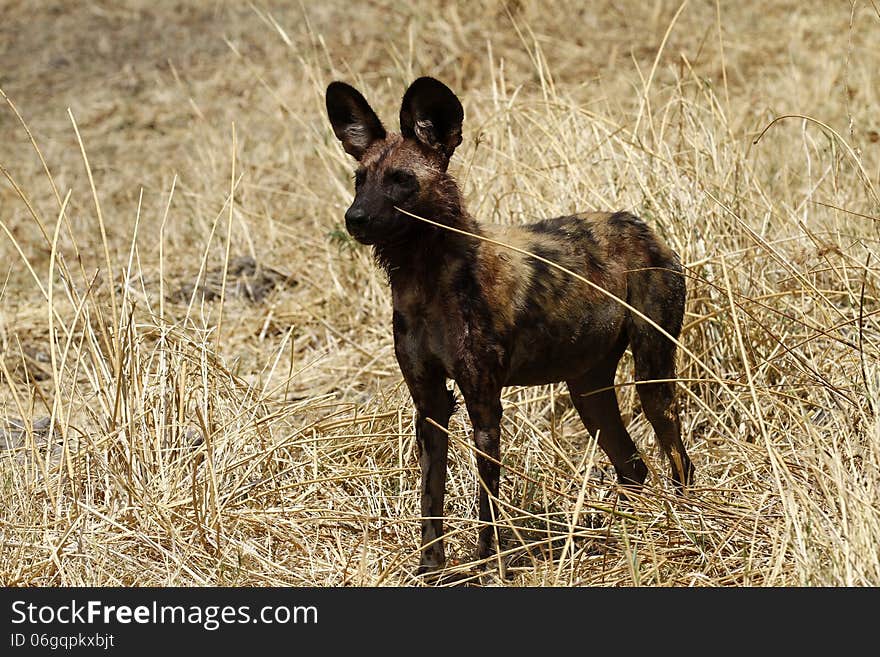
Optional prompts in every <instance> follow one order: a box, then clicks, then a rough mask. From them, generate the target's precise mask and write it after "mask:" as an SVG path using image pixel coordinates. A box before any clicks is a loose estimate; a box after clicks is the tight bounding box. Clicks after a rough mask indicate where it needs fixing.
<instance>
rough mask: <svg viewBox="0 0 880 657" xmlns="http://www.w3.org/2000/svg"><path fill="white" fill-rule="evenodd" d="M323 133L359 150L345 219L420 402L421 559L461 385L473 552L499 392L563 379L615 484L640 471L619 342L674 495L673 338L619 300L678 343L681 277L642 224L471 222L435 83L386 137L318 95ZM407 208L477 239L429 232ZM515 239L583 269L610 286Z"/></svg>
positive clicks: (451, 102)
mask: <svg viewBox="0 0 880 657" xmlns="http://www.w3.org/2000/svg"><path fill="white" fill-rule="evenodd" d="M327 109H328V114H329V116H330V120H331V123H332V125H333V128H334V132H335V133H336V135H337V137H339V139H340V140H341V141H342V143H343V146H344V148H345V150H346V151H347V152H349V153H350V154H352V155H353V156H354V157H355V158H356V159H358V160H359V162H360V166H359V168H358V172H357V175H356V195H355V199H354V202H353V203H352V205H351V207H350V208H349V209H348V211H347V212H346V227H347V228H348V230H349V232H350V233H351V234H352V235H353V236H354V237H355V238H356V239H358V240H359V241H361V242H363V243H365V244H372V245H373V249H374V253H375V255H376V259H377V261H378V262H379V264H380V265H381V266H382V267H383V268H384V269H385V271H386V272H387V273H388V276H389V279H390V282H391V294H392V300H393V306H394V314H393V329H394V346H395V353H396V355H397V360H398V363H399V364H400V369H401V372H402V373H403V377H404V380H405V381H406V384H407V386H408V388H409V390H410V393H411V394H412V398H413V402H414V404H415V407H416V413H417V417H416V435H417V443H418V446H419V450H420V456H419V460H420V464H421V468H422V507H421V510H422V517H423V521H422V558H421V564H420V569H421V570H422V571H425V570H433V569H437V568H440V567H442V566H443V564H444V563H445V556H444V550H443V523H442V516H443V497H444V488H445V482H446V456H447V449H448V438H447V435H446V434H445V433H444V432H443V431H442V430H440V429H438V428H437V426H435V424H433V423H432V422H429V421H428V420H429V418H430V420H432V421H433V422H435V423H436V424H437V425H440V426H441V427H446V426H447V424H448V421H449V417H450V415H451V414H452V412H453V410H454V407H455V402H454V398H453V395H452V392H451V391H449V390H447V388H446V385H447V380H448V379H453V380H454V381H455V382H456V383H457V384H458V386H459V388H460V390H461V393H462V396H463V397H464V402H465V405H466V407H467V412H468V415H469V416H470V419H471V422H472V424H473V427H474V440H475V442H476V446H477V449H478V450H479V451H478V457H477V466H478V470H479V476H480V481H481V487H480V491H479V516H480V520H481V521H483V522H484V525H483V528H482V529H481V530H480V538H479V555H480V557H481V558H487V557H489V556H490V555H491V553H492V545H493V535H494V530H493V526H492V525H493V520H494V518H495V517H496V515H497V506H496V504H495V499H497V495H498V483H499V476H500V468H499V464H500V456H501V455H500V422H501V414H502V409H501V389H502V388H503V387H504V386H508V385H538V384H546V383H553V382H557V381H566V382H567V384H568V387H569V391H570V392H571V396H572V401H573V403H574V406H575V408H576V409H577V411H578V413H579V414H580V416H581V419H582V420H583V422H584V424H585V426H586V427H587V429H588V430H589V431H590V433H591V434H593V435H594V436H596V437H597V438H598V442H599V445H600V446H601V447H602V449H603V450H604V451H605V452H606V453H607V454H608V456H609V458H610V459H611V462H612V464H613V465H614V468H615V470H616V471H617V475H618V478H619V480H620V482H621V484H623V485H625V486H631V487H638V486H641V484H642V483H643V482H644V480H645V477H646V476H647V467H646V466H645V464H644V462H643V461H642V459H641V457H640V456H639V453H638V450H637V449H636V447H635V445H634V444H633V442H632V440H631V438H630V436H629V434H628V433H627V431H626V428H625V427H624V425H623V422H622V420H621V418H620V412H619V409H618V406H617V398H616V395H615V392H614V389H613V384H614V374H615V371H616V368H617V363H618V361H619V360H620V357H621V355H622V354H623V351H624V350H625V349H626V346H627V345H630V346H631V348H632V351H633V356H634V360H635V370H636V372H635V373H636V380H637V381H654V382H653V383H642V384H640V385H639V386H638V388H637V389H638V392H639V395H640V397H641V399H642V405H643V408H644V410H645V413H646V415H647V417H648V420H649V421H650V422H651V424H652V425H653V427H654V430H655V432H656V434H657V438H658V440H659V442H660V444H661V446H662V447H663V449H664V451H665V452H666V454H667V455H668V456H669V457H670V461H671V463H672V479H673V481H674V482H675V483H676V485H677V486H678V487H679V488H680V489H681V488H682V487H683V486H684V485H686V484H687V483H689V482H690V481H691V480H692V478H693V466H692V464H691V462H690V459H689V458H688V456H687V453H686V451H685V449H684V445H683V444H682V442H681V428H680V423H679V418H678V409H677V405H676V401H675V395H674V391H675V388H674V383H672V382H670V381H669V380H670V379H674V378H675V362H674V361H675V344H674V343H673V342H672V341H670V340H669V339H668V338H667V337H666V336H664V335H663V334H662V333H660V332H658V331H657V330H656V329H655V328H654V327H653V326H652V325H651V324H650V323H649V322H647V321H645V320H644V319H643V318H641V317H640V316H639V315H638V314H636V313H633V312H632V311H631V310H629V308H628V307H627V305H624V304H621V303H620V302H619V301H618V300H617V299H621V300H623V301H625V302H626V304H628V305H630V306H632V307H634V308H636V309H638V310H639V311H640V312H641V313H643V314H644V315H645V316H647V317H649V318H651V320H653V321H654V322H656V323H657V324H658V325H659V326H661V327H662V328H663V329H664V330H665V331H666V332H667V333H669V334H670V335H672V336H674V337H677V336H678V334H679V332H680V330H681V321H682V315H683V312H684V299H685V287H684V278H683V276H682V273H681V265H680V263H679V260H678V256H677V255H676V254H675V253H674V252H673V251H672V250H670V249H669V247H667V246H666V245H665V244H664V243H663V242H662V241H661V240H660V239H659V238H658V237H657V235H656V234H655V233H654V232H653V231H652V230H651V229H650V228H649V227H648V226H647V225H646V224H645V223H644V222H643V221H641V220H640V219H638V218H637V217H635V216H633V215H631V214H629V213H626V212H616V213H604V212H593V213H583V214H577V215H573V216H566V217H556V218H553V219H546V220H544V221H539V222H537V223H534V224H530V225H525V226H489V225H482V224H478V223H477V222H476V221H475V220H474V219H473V218H472V217H471V216H470V215H469V214H468V213H467V211H466V210H465V209H464V206H463V204H462V200H461V195H460V193H459V191H458V187H457V186H456V184H455V181H454V179H453V178H452V177H451V176H450V175H449V174H448V173H447V171H446V169H447V166H448V164H449V158H450V157H451V156H452V153H453V151H454V150H455V147H456V146H457V145H458V144H459V143H460V142H461V122H462V119H463V111H462V108H461V104H460V103H459V101H458V99H457V98H456V97H455V95H454V94H453V93H452V92H451V91H450V90H449V89H448V88H447V87H446V86H445V85H443V84H442V83H440V82H438V81H436V80H433V79H432V78H420V79H418V80H416V81H415V82H414V83H413V84H412V85H411V86H410V88H409V89H408V90H407V92H406V94H405V95H404V99H403V102H402V106H401V134H388V133H386V132H385V129H384V127H382V124H381V122H380V121H379V119H378V118H377V117H376V115H375V113H374V112H373V110H372V109H371V108H370V106H369V104H367V102H366V100H364V98H363V96H361V95H360V93H358V92H357V91H356V90H354V89H353V88H352V87H349V86H348V85H346V84H344V83H340V82H334V83H332V84H331V85H330V86H329V87H328V89H327ZM410 214H411V215H416V216H418V217H425V218H427V219H430V220H431V221H434V222H437V223H440V224H442V225H444V226H448V227H450V228H454V229H458V230H463V231H467V232H468V233H472V234H474V235H477V236H481V237H485V238H488V240H491V241H487V240H481V239H477V238H474V237H470V236H467V235H461V234H459V233H456V232H453V231H449V230H445V229H443V228H440V227H435V226H432V225H430V224H427V223H425V222H422V221H419V220H418V219H414V218H412V216H410ZM495 242H499V243H501V244H503V245H509V246H512V247H516V248H518V249H521V250H523V251H528V252H529V253H530V254H534V255H536V256H539V257H540V258H544V259H546V260H549V261H551V262H553V263H556V264H558V265H561V266H562V267H564V268H566V269H568V270H570V271H572V272H574V273H576V274H578V275H580V276H582V277H584V278H586V279H587V280H589V281H591V282H593V283H594V284H595V285H596V286H599V287H600V288H602V289H603V290H605V291H606V292H607V293H610V295H611V296H609V294H606V293H603V292H602V290H599V289H596V288H595V287H593V286H590V285H586V284H584V283H583V282H582V281H578V280H577V279H574V278H573V277H572V276H570V275H569V274H567V273H565V272H563V271H560V270H559V269H558V268H556V267H552V266H550V265H548V264H547V263H546V262H543V261H542V260H540V259H538V258H535V257H532V256H531V255H527V254H524V253H521V252H517V251H515V250H512V249H509V248H506V247H505V246H502V245H499V244H496V243H495Z"/></svg>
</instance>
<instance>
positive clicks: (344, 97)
mask: <svg viewBox="0 0 880 657" xmlns="http://www.w3.org/2000/svg"><path fill="white" fill-rule="evenodd" d="M326 101H327V116H329V117H330V123H331V124H332V125H333V132H334V133H336V138H337V139H339V141H341V142H342V147H343V148H344V149H345V152H346V153H348V154H349V155H351V156H353V157H354V158H355V159H356V160H360V159H361V158H362V157H363V156H364V152H365V151H366V150H367V148H369V147H370V144H372V143H373V142H374V141H376V140H378V139H385V128H383V127H382V122H381V121H380V120H379V117H378V116H376V113H375V112H374V111H373V108H372V107H370V104H369V103H368V102H367V100H366V98H364V97H363V96H362V95H361V92H360V91H358V90H357V89H355V88H354V87H352V86H351V85H349V84H345V82H331V83H330V85H329V86H328V87H327V93H326Z"/></svg>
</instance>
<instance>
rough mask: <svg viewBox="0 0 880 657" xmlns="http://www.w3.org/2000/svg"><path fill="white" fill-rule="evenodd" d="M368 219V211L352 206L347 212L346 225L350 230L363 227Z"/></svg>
mask: <svg viewBox="0 0 880 657" xmlns="http://www.w3.org/2000/svg"><path fill="white" fill-rule="evenodd" d="M367 221H368V220H367V213H366V212H364V211H363V210H362V209H361V208H356V207H354V206H352V207H350V208H349V209H348V210H347V211H346V213H345V227H346V228H348V229H349V230H352V229H355V230H357V229H360V228H363V227H364V226H366V225H367Z"/></svg>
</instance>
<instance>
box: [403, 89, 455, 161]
mask: <svg viewBox="0 0 880 657" xmlns="http://www.w3.org/2000/svg"><path fill="white" fill-rule="evenodd" d="M463 120H464V109H463V108H462V106H461V102H460V101H459V100H458V98H456V96H455V94H454V93H452V90H451V89H450V88H449V87H447V86H446V85H445V84H443V83H442V82H440V81H439V80H435V79H434V78H419V79H418V80H416V81H415V82H413V83H412V84H411V85H410V86H409V89H407V90H406V93H405V94H404V95H403V103H401V105H400V132H401V133H402V134H403V136H404V137H413V138H415V139H418V140H419V141H420V142H422V143H423V144H424V145H425V146H428V147H430V148H433V149H435V150H439V151H441V152H442V153H443V154H444V155H446V157H447V158H450V157H452V153H453V152H454V151H455V148H456V146H458V145H459V144H460V143H461V123H462V121H463Z"/></svg>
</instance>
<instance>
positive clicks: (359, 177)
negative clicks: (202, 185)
mask: <svg viewBox="0 0 880 657" xmlns="http://www.w3.org/2000/svg"><path fill="white" fill-rule="evenodd" d="M366 178H367V172H366V171H364V170H363V169H358V170H357V171H355V172H354V186H355V187H360V186H361V185H363V184H364V180H366Z"/></svg>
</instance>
